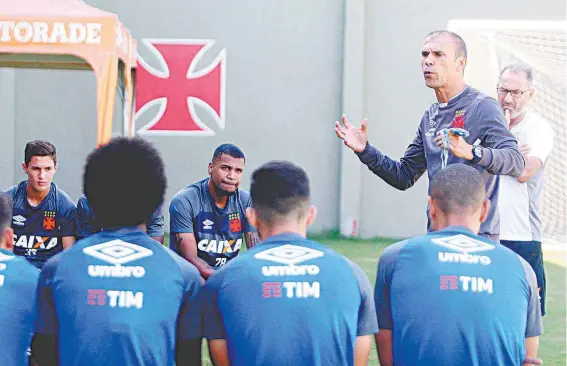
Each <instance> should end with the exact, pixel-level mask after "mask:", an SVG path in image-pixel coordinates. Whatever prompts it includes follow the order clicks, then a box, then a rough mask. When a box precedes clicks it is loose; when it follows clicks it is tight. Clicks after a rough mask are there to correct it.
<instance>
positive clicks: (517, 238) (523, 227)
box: [497, 63, 553, 315]
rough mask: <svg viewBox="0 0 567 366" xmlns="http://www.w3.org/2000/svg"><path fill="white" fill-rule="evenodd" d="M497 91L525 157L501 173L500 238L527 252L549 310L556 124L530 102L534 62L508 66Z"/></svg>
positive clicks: (543, 301) (542, 307)
mask: <svg viewBox="0 0 567 366" xmlns="http://www.w3.org/2000/svg"><path fill="white" fill-rule="evenodd" d="M497 92H498V101H499V102H500V104H501V105H502V108H503V109H504V113H505V115H506V119H507V121H508V126H509V128H510V131H511V132H512V133H513V134H514V135H515V136H516V139H517V140H518V144H519V145H520V150H521V151H522V154H523V155H524V159H525V160H526V167H525V169H524V172H523V173H522V175H520V176H519V177H512V176H505V175H502V176H500V195H499V203H498V209H499V214H500V242H501V243H502V244H503V245H505V246H507V247H508V248H510V249H512V250H513V251H515V252H516V253H518V254H519V255H520V256H522V257H523V258H524V259H525V260H526V261H527V262H528V263H529V264H530V265H531V266H532V268H533V269H534V272H535V273H536V277H537V283H538V287H539V291H540V299H541V313H542V315H544V314H545V272H544V267H543V254H542V250H541V240H542V238H541V219H540V203H541V196H542V190H543V173H544V169H543V168H544V166H545V161H546V159H547V157H548V156H549V153H550V152H551V150H552V148H553V129H552V128H551V126H550V124H549V122H547V121H546V120H545V119H544V118H543V117H542V116H540V115H539V114H537V112H535V111H533V110H531V109H529V108H528V106H529V104H530V101H531V99H532V97H533V94H534V89H533V72H532V69H531V68H530V67H529V66H527V65H524V64H520V63H515V64H511V65H508V66H506V67H504V69H502V72H501V73H500V79H499V81H498V87H497Z"/></svg>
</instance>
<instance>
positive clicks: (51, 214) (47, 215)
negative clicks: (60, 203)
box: [43, 211, 55, 230]
mask: <svg viewBox="0 0 567 366" xmlns="http://www.w3.org/2000/svg"><path fill="white" fill-rule="evenodd" d="M43 229H44V230H55V211H45V212H44V213H43Z"/></svg>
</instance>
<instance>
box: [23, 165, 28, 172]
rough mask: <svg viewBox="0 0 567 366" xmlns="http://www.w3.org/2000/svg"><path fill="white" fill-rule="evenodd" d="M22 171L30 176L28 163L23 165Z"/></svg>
mask: <svg viewBox="0 0 567 366" xmlns="http://www.w3.org/2000/svg"><path fill="white" fill-rule="evenodd" d="M22 169H23V171H24V173H26V174H28V166H27V165H26V163H22Z"/></svg>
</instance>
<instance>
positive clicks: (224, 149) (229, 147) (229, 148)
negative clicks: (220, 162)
mask: <svg viewBox="0 0 567 366" xmlns="http://www.w3.org/2000/svg"><path fill="white" fill-rule="evenodd" d="M222 154H226V155H229V156H232V157H233V158H236V159H244V160H245V161H246V158H245V157H244V153H243V152H242V150H240V148H239V147H238V146H236V145H234V144H228V143H226V144H222V145H219V146H217V148H216V149H215V152H214V153H213V160H212V161H213V162H214V161H215V160H217V158H218V157H219V156H221V155H222Z"/></svg>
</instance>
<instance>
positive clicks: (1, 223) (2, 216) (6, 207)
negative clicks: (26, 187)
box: [0, 192, 12, 241]
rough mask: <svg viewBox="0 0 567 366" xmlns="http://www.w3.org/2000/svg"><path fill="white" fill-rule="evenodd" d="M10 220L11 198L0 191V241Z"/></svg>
mask: <svg viewBox="0 0 567 366" xmlns="http://www.w3.org/2000/svg"><path fill="white" fill-rule="evenodd" d="M11 220H12V200H11V199H10V197H8V195H7V194H5V193H2V192H0V241H1V238H2V236H3V235H4V232H5V231H6V229H8V228H9V227H10V222H11Z"/></svg>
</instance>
